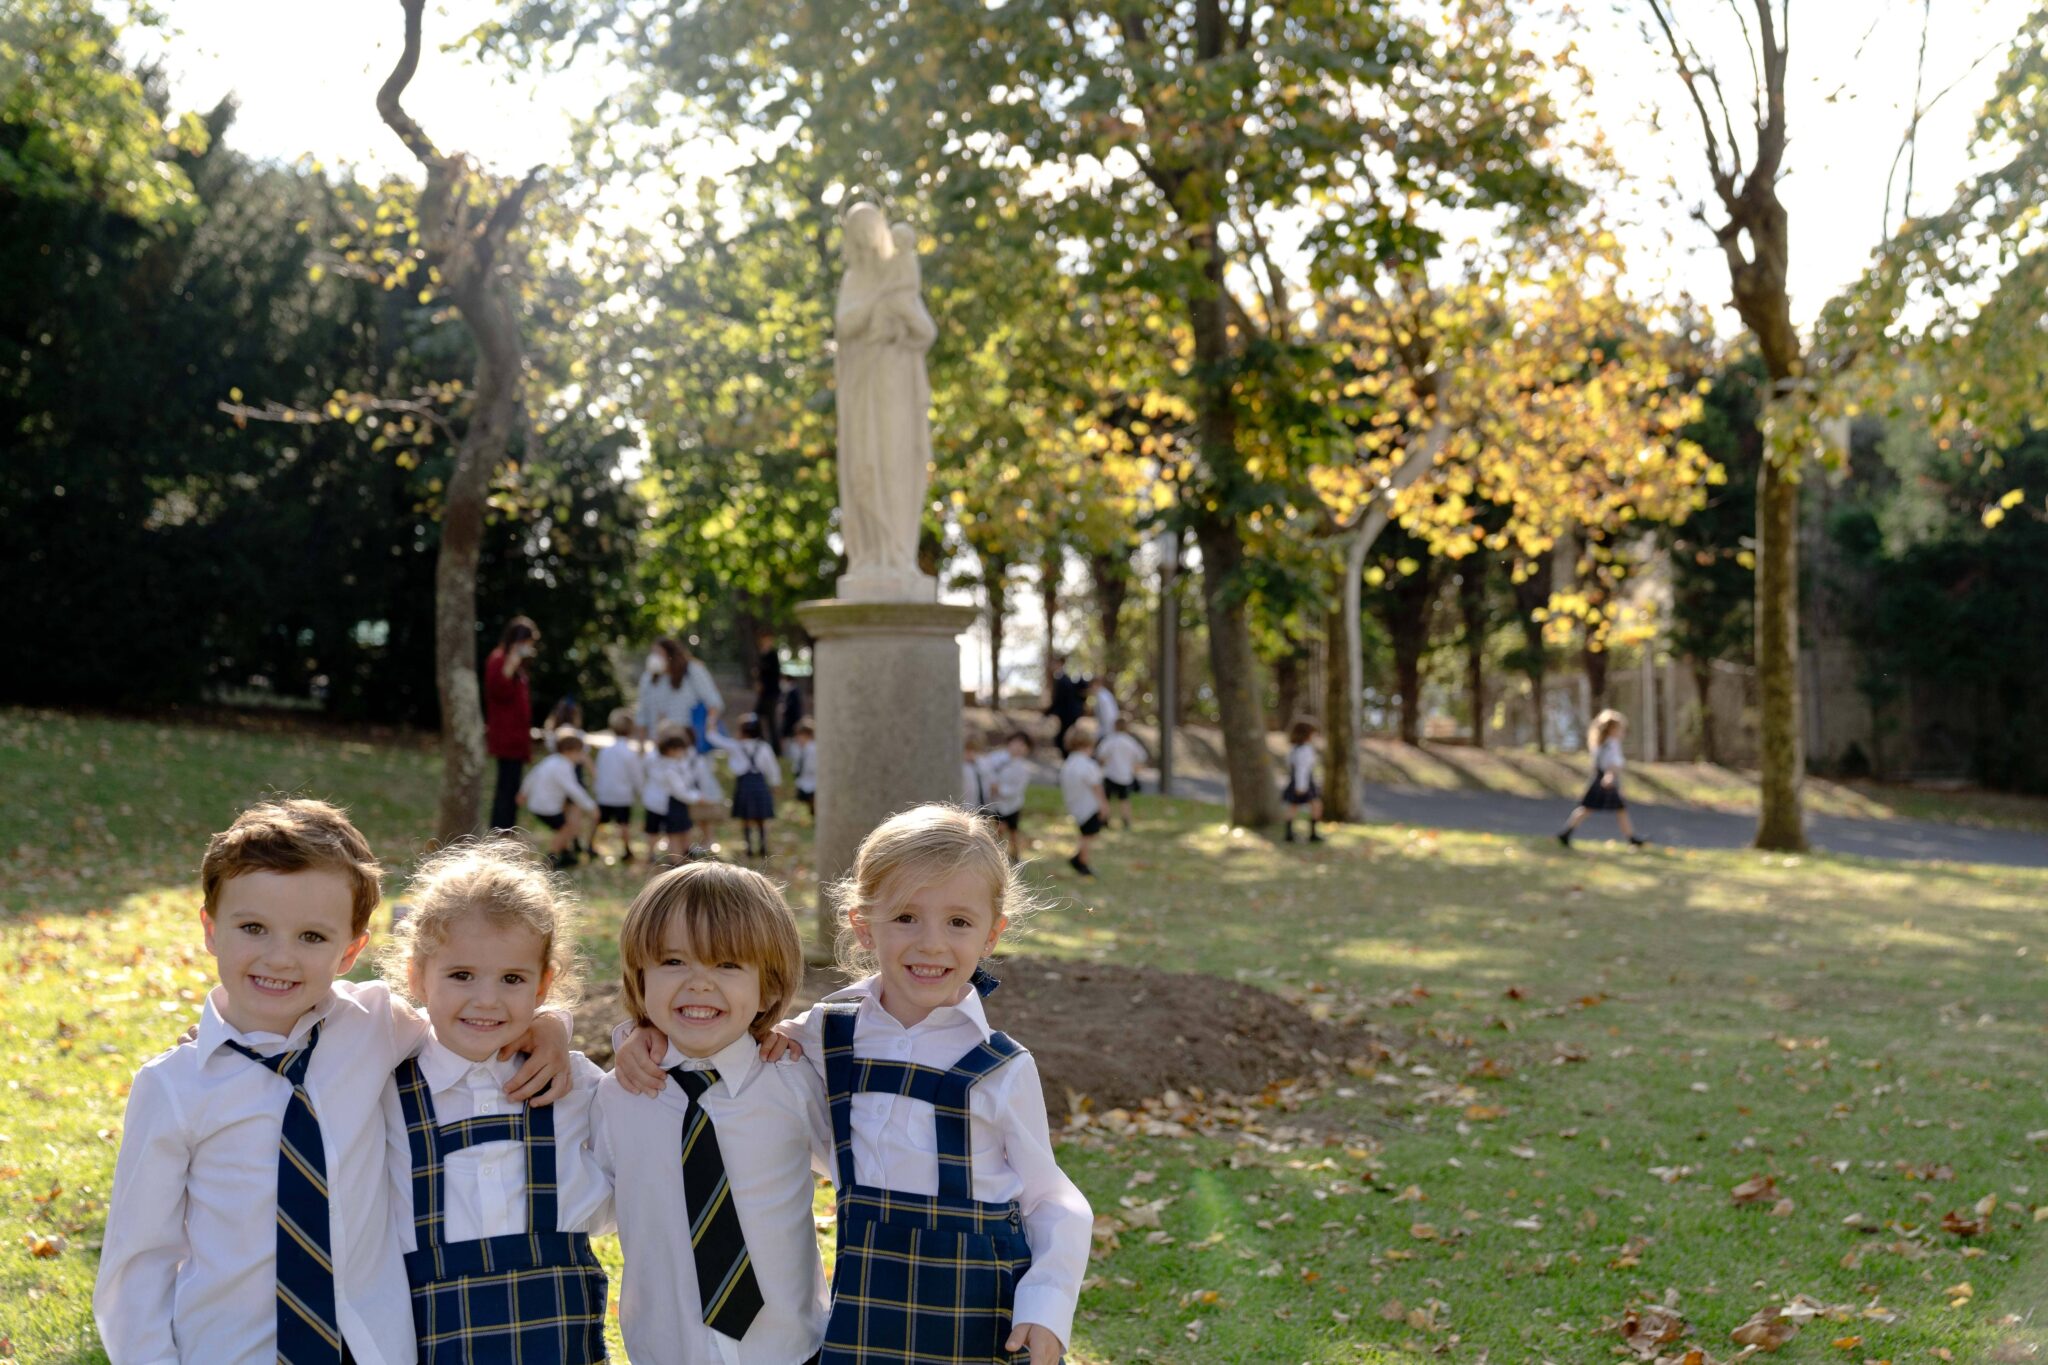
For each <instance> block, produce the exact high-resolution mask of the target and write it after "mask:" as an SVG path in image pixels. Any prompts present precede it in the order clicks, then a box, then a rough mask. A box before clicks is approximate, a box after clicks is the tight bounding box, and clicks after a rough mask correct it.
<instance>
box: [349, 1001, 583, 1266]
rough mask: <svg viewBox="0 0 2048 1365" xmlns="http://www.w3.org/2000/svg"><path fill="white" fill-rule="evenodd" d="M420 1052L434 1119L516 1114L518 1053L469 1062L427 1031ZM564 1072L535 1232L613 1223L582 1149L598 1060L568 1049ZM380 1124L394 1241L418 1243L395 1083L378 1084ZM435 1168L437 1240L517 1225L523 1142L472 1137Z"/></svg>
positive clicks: (514, 1230)
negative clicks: (549, 1194) (548, 1183)
mask: <svg viewBox="0 0 2048 1365" xmlns="http://www.w3.org/2000/svg"><path fill="white" fill-rule="evenodd" d="M315 1055H317V1054H315ZM419 1061H420V1075H421V1077H422V1078H423V1079H424V1080H425V1081H426V1083H427V1091H428V1093H429V1094H430V1095H431V1096H432V1097H433V1101H434V1118H435V1120H436V1121H437V1122H439V1123H444V1124H445V1123H458V1122H460V1121H461V1120H463V1119H472V1118H483V1117H485V1116H487V1115H491V1114H516V1113H518V1112H519V1111H520V1110H522V1109H524V1108H525V1107H526V1106H525V1105H524V1104H523V1103H521V1102H520V1101H518V1100H514V1099H508V1098H506V1095H505V1086H506V1083H507V1082H509V1081H510V1080H511V1079H512V1077H513V1076H515V1075H516V1074H518V1071H519V1068H520V1067H521V1066H523V1065H525V1062H524V1060H523V1059H521V1058H518V1057H514V1058H512V1059H511V1060H510V1061H503V1062H501V1061H499V1060H498V1059H497V1058H495V1057H493V1058H490V1059H488V1060H486V1061H481V1062H472V1061H470V1060H469V1059H468V1058H467V1057H462V1056H459V1055H457V1054H456V1053H454V1052H451V1051H449V1050H448V1048H447V1047H445V1046H444V1045H443V1044H442V1043H441V1041H440V1039H438V1038H435V1037H432V1036H431V1035H430V1036H429V1037H428V1038H427V1041H426V1043H425V1045H424V1046H422V1047H421V1048H420V1057H419ZM569 1076H570V1084H571V1086H572V1089H571V1090H570V1092H569V1093H568V1094H566V1095H564V1096H562V1097H561V1098H560V1099H558V1100H556V1101H555V1102H554V1104H552V1105H551V1106H549V1108H551V1109H552V1110H553V1111H554V1123H555V1226H554V1228H553V1229H547V1228H543V1229H541V1231H543V1232H546V1231H555V1232H589V1231H593V1230H596V1229H602V1228H607V1227H609V1226H610V1223H611V1206H612V1183H611V1178H610V1177H609V1176H607V1175H606V1174H605V1173H604V1172H603V1171H602V1170H600V1169H598V1166H597V1161H596V1158H595V1157H594V1156H593V1155H592V1154H591V1150H590V1111H591V1106H592V1105H593V1104H594V1103H596V1100H597V1084H598V1082H599V1081H601V1080H603V1079H604V1070H603V1068H601V1067H599V1066H598V1065H597V1063H595V1062H593V1061H591V1060H590V1059H589V1058H588V1057H585V1056H584V1055H583V1054H582V1053H580V1052H572V1053H570V1054H569ZM384 1134H385V1150H386V1152H387V1154H388V1160H389V1163H390V1172H391V1189H392V1197H393V1201H394V1202H393V1203H392V1206H391V1207H392V1211H393V1222H395V1223H396V1224H397V1227H398V1241H399V1245H400V1247H402V1248H403V1249H404V1250H406V1251H417V1250H418V1249H419V1240H418V1238H417V1236H416V1235H415V1232H416V1230H415V1228H414V1226H413V1203H412V1144H411V1141H410V1139H408V1138H407V1136H406V1130H405V1108H404V1106H403V1105H401V1104H400V1103H399V1100H398V1086H397V1085H396V1084H392V1085H387V1086H385V1087H384ZM441 1176H442V1178H441V1212H442V1215H443V1217H444V1218H445V1220H446V1221H445V1222H443V1223H442V1225H441V1238H442V1240H443V1241H447V1242H471V1241H475V1240H477V1239H479V1238H483V1237H509V1236H517V1235H520V1234H523V1233H525V1231H526V1145H525V1144H524V1143H520V1142H509V1141H508V1142H479V1143H477V1144H476V1145H474V1146H471V1147H464V1148H463V1149H462V1150H460V1151H457V1152H450V1153H449V1154H448V1155H447V1157H446V1158H445V1159H444V1160H443V1161H442V1170H441Z"/></svg>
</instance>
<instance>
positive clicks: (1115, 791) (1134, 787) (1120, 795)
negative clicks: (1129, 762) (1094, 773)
mask: <svg viewBox="0 0 2048 1365" xmlns="http://www.w3.org/2000/svg"><path fill="white" fill-rule="evenodd" d="M1102 792H1103V795H1105V796H1107V797H1108V798H1109V799H1110V800H1112V801H1128V800H1130V799H1131V798H1132V797H1134V796H1136V795H1137V794H1138V783H1137V781H1136V779H1133V780H1131V781H1129V782H1117V781H1114V780H1113V779H1111V778H1107V777H1105V778H1103V779H1102Z"/></svg>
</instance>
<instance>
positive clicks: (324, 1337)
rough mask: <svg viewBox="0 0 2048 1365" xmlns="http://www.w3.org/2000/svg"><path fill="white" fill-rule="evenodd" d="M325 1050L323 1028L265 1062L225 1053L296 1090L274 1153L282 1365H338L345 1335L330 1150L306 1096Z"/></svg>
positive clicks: (247, 1053)
mask: <svg viewBox="0 0 2048 1365" xmlns="http://www.w3.org/2000/svg"><path fill="white" fill-rule="evenodd" d="M319 1043H320V1025H318V1024H315V1025H313V1031H312V1032H311V1033H308V1034H307V1035H306V1042H305V1046H303V1047H298V1048H290V1049H287V1050H286V1051H283V1052H280V1053H278V1054H277V1055H276V1056H275V1057H266V1056H264V1055H263V1054H262V1053H260V1052H258V1051H256V1050H255V1049H254V1048H250V1047H245V1046H243V1045H242V1044H241V1043H238V1042H236V1041H234V1040H233V1039H232V1038H231V1039H229V1040H228V1046H229V1047H231V1048H233V1049H234V1050H235V1051H237V1052H239V1053H241V1054H242V1055H243V1056H244V1057H247V1058H249V1059H250V1060H251V1061H254V1062H256V1063H258V1064H259V1065H262V1066H267V1067H269V1068H270V1069H271V1070H272V1071H275V1072H276V1073H277V1074H278V1075H280V1076H282V1077H284V1079H285V1080H286V1081H287V1082H288V1083H289V1084H290V1085H291V1088H292V1097H291V1099H290V1100H289V1101H288V1102H287V1103H286V1104H285V1107H284V1128H283V1130H282V1132H281V1133H280V1135H279V1138H278V1146H277V1358H278V1361H279V1362H280V1365H340V1361H341V1360H342V1358H343V1351H342V1345H341V1329H340V1328H339V1327H337V1326H336V1325H335V1315H334V1260H333V1245H334V1244H333V1241H332V1239H331V1238H330V1236H329V1230H328V1225H327V1148H326V1144H325V1143H323V1142H322V1141H321V1138H320V1116H319V1115H318V1114H316V1113H314V1112H313V1097H312V1096H311V1095H309V1094H307V1093H306V1068H307V1067H308V1066H309V1065H311V1064H312V1061H313V1049H314V1048H315V1047H317V1046H318V1045H319Z"/></svg>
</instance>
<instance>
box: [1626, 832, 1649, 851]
mask: <svg viewBox="0 0 2048 1365" xmlns="http://www.w3.org/2000/svg"><path fill="white" fill-rule="evenodd" d="M1649 842H1650V841H1649V840H1648V839H1644V838H1640V837H1638V836H1637V835H1634V834H1631V835H1629V836H1628V846H1629V847H1630V848H1641V847H1643V846H1644V845H1645V844H1647V843H1649Z"/></svg>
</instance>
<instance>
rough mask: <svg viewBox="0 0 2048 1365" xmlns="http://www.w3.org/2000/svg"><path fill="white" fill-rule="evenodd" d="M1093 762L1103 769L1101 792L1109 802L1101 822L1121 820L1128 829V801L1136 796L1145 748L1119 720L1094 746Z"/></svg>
mask: <svg viewBox="0 0 2048 1365" xmlns="http://www.w3.org/2000/svg"><path fill="white" fill-rule="evenodd" d="M1095 761H1096V762H1097V763H1099V764H1101V765H1102V790H1103V794H1104V795H1105V796H1106V797H1107V798H1108V810H1107V812H1106V813H1105V816H1104V818H1105V819H1109V818H1114V817H1115V816H1116V815H1117V814H1118V813H1119V812H1121V813H1122V816H1123V826H1124V828H1125V829H1129V828H1130V827H1131V798H1132V797H1133V796H1136V795H1137V794H1138V765H1139V764H1140V763H1143V762H1144V761H1145V746H1144V745H1143V744H1140V743H1139V742H1138V737H1137V736H1136V735H1134V734H1132V733H1131V723H1130V722H1129V721H1128V720H1124V719H1121V718H1119V719H1118V720H1117V722H1116V728H1115V729H1114V730H1112V731H1111V732H1110V733H1108V734H1106V735H1104V736H1103V738H1102V742H1101V743H1100V744H1098V745H1096V746H1095Z"/></svg>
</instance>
